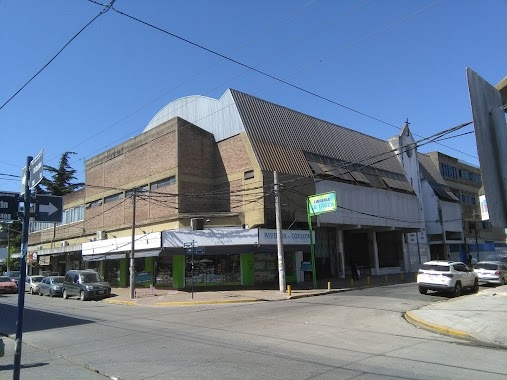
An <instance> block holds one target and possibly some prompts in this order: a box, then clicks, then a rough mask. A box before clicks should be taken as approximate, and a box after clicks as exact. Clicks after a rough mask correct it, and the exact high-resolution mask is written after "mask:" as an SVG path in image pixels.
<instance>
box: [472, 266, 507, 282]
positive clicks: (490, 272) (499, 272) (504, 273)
mask: <svg viewBox="0 0 507 380" xmlns="http://www.w3.org/2000/svg"><path fill="white" fill-rule="evenodd" d="M474 271H475V272H476V273H477V275H478V276H479V283H481V284H497V285H505V284H507V264H506V263H503V262H501V261H480V262H478V263H477V264H475V265H474Z"/></svg>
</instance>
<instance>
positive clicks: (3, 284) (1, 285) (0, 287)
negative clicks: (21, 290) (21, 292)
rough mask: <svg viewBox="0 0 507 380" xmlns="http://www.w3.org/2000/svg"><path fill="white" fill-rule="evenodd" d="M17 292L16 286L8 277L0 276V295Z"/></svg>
mask: <svg viewBox="0 0 507 380" xmlns="http://www.w3.org/2000/svg"><path fill="white" fill-rule="evenodd" d="M17 292H18V285H17V284H16V282H14V280H13V279H12V278H10V277H8V276H0V293H12V294H15V293H17Z"/></svg>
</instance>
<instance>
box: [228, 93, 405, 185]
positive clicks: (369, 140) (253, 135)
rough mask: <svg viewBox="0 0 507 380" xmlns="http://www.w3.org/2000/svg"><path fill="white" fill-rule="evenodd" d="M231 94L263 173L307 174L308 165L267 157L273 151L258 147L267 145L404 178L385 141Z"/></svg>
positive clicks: (247, 97) (285, 158)
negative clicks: (265, 171)
mask: <svg viewBox="0 0 507 380" xmlns="http://www.w3.org/2000/svg"><path fill="white" fill-rule="evenodd" d="M231 93H232V96H233V98H234V100H235V102H236V106H237V108H238V112H239V114H240V116H241V119H242V121H243V124H244V127H245V130H246V132H247V135H248V137H249V138H250V141H251V143H252V147H253V149H254V151H255V152H256V155H257V159H258V162H259V165H260V166H261V169H262V170H269V171H275V170H278V171H282V167H284V168H290V170H289V171H287V173H293V174H299V175H306V174H307V173H308V172H310V170H309V166H308V164H307V163H305V164H303V162H302V161H300V160H296V161H294V160H293V159H292V158H291V157H285V156H283V155H279V156H276V157H272V156H270V155H269V154H274V153H276V150H271V151H268V150H265V149H262V147H261V145H262V144H265V143H266V142H269V143H270V144H273V145H277V146H283V147H286V148H288V149H289V150H293V151H305V152H312V153H315V154H319V155H322V156H328V157H333V158H335V159H340V160H343V161H346V162H354V163H361V164H366V165H370V166H372V167H375V168H379V169H382V170H384V171H390V172H393V173H397V174H403V175H405V172H404V170H403V167H402V166H401V164H400V162H399V161H398V159H397V158H396V156H395V154H394V152H391V147H390V146H389V144H388V142H387V141H383V140H380V139H377V138H374V137H372V136H368V135H365V134H363V133H360V132H357V131H354V130H351V129H347V128H344V127H341V126H339V125H336V124H332V123H329V122H327V121H324V120H320V119H317V118H315V117H312V116H309V115H305V114H303V113H301V112H297V111H294V110H291V109H289V108H286V107H283V106H280V105H276V104H274V103H270V102H267V101H265V100H262V99H259V98H256V97H253V96H251V95H247V94H244V93H242V92H239V91H236V90H231ZM372 157H373V158H372ZM386 157H387V159H385V158H386ZM376 161H379V162H376ZM370 162H373V163H371V164H369V163H370ZM285 170H287V169H283V171H285Z"/></svg>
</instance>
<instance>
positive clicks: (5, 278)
mask: <svg viewBox="0 0 507 380" xmlns="http://www.w3.org/2000/svg"><path fill="white" fill-rule="evenodd" d="M0 282H12V280H11V279H10V278H9V277H0Z"/></svg>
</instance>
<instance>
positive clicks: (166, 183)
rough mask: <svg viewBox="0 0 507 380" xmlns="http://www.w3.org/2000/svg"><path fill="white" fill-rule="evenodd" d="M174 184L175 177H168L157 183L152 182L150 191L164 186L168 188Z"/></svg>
mask: <svg viewBox="0 0 507 380" xmlns="http://www.w3.org/2000/svg"><path fill="white" fill-rule="evenodd" d="M175 183H176V177H175V176H172V177H169V178H165V179H163V180H161V181H157V182H153V183H152V184H151V187H150V189H151V190H156V189H158V188H160V187H164V186H169V185H173V184H175Z"/></svg>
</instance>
